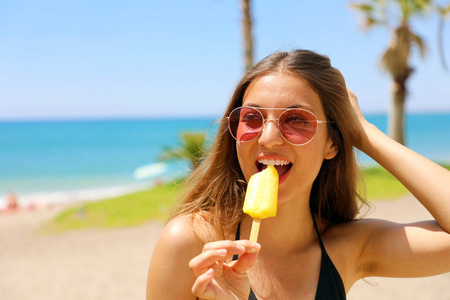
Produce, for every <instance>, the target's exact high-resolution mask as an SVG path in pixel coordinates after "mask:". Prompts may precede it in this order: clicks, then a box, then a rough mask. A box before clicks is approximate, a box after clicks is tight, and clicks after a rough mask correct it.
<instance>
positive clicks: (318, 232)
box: [311, 212, 325, 250]
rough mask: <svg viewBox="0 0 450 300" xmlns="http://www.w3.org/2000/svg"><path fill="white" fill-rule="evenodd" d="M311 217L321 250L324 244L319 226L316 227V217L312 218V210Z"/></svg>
mask: <svg viewBox="0 0 450 300" xmlns="http://www.w3.org/2000/svg"><path fill="white" fill-rule="evenodd" d="M311 217H312V219H313V223H314V228H315V229H316V233H317V237H318V238H319V243H320V248H321V249H322V250H324V249H325V246H324V245H323V242H322V236H321V235H320V231H319V228H318V227H317V223H316V219H315V218H314V215H313V213H312V212H311Z"/></svg>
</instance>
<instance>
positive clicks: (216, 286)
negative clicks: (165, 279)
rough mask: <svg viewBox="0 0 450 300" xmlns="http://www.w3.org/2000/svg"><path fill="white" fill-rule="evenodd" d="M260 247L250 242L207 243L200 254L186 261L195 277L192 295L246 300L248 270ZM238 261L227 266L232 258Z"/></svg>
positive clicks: (202, 297) (203, 297) (205, 297)
mask: <svg viewBox="0 0 450 300" xmlns="http://www.w3.org/2000/svg"><path fill="white" fill-rule="evenodd" d="M260 247H261V246H260V245H259V244H256V243H252V242H250V241H218V242H212V243H207V244H205V246H204V247H203V251H202V253H200V254H199V255H197V256H196V257H194V258H193V259H192V260H191V261H190V262H189V267H190V269H191V270H192V272H193V273H194V275H195V276H196V277H197V279H196V281H195V283H194V285H193V287H192V293H193V294H194V296H197V297H199V298H201V299H248V295H249V294H250V283H249V280H248V277H247V273H246V272H247V271H248V270H249V269H250V268H251V267H252V266H253V264H254V263H255V261H256V258H257V256H258V253H259V249H260ZM235 254H238V255H240V256H239V259H238V260H235V261H231V262H230V263H227V261H229V260H231V258H232V257H233V255H235Z"/></svg>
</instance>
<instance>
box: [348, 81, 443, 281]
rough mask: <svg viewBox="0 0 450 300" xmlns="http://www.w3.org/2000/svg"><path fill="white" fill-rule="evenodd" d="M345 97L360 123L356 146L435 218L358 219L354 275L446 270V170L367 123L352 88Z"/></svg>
mask: <svg viewBox="0 0 450 300" xmlns="http://www.w3.org/2000/svg"><path fill="white" fill-rule="evenodd" d="M349 96H350V101H351V102H352V105H353V107H354V113H355V115H354V117H355V119H356V120H357V122H358V126H359V135H360V139H359V140H360V142H359V143H358V144H357V145H355V146H356V147H357V148H358V149H359V150H361V151H363V152H364V153H366V154H367V155H369V156H370V157H371V158H373V159H374V160H375V161H376V162H378V163H379V164H380V165H381V166H382V167H384V168H385V169H386V170H387V171H389V172H390V173H391V174H392V175H393V176H395V177H396V178H397V179H398V180H399V181H400V182H401V183H402V184H403V185H404V186H405V187H406V188H407V189H408V190H409V191H410V192H411V193H412V194H413V195H414V197H415V198H417V200H418V201H420V202H421V203H422V205H423V206H424V207H425V208H426V209H427V210H428V211H429V212H430V213H431V214H432V216H433V217H434V218H435V220H431V221H426V222H418V223H413V224H396V223H392V222H387V221H381V220H363V221H361V222H359V224H358V226H357V227H358V228H357V229H356V230H355V231H354V232H358V233H356V235H357V238H358V239H359V240H363V243H362V244H361V246H362V249H361V254H360V256H359V261H358V263H357V266H356V269H357V270H359V272H358V273H359V275H358V276H357V277H359V278H361V277H367V276H384V277H422V276H431V275H437V274H441V273H445V272H450V234H449V232H450V193H448V190H449V186H450V172H449V171H448V170H446V169H445V168H443V167H441V166H439V165H438V164H436V163H434V162H432V161H430V160H428V159H427V158H425V157H423V156H421V155H419V154H417V153H415V152H414V151H412V150H410V149H408V148H407V147H405V146H403V145H401V144H399V143H397V142H396V141H394V140H392V139H390V138H389V137H388V136H386V135H385V134H384V133H382V132H381V131H380V130H378V129H377V128H376V127H375V126H373V125H372V124H370V123H369V122H367V121H366V119H365V118H364V117H363V115H362V113H361V111H360V109H359V106H358V102H357V99H356V96H355V95H354V94H353V93H352V92H351V91H350V90H349ZM355 279H356V278H355Z"/></svg>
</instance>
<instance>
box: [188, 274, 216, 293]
mask: <svg viewBox="0 0 450 300" xmlns="http://www.w3.org/2000/svg"><path fill="white" fill-rule="evenodd" d="M213 277H214V270H213V269H209V270H208V271H206V272H205V273H204V274H202V275H200V276H198V277H197V280H195V282H194V285H193V286H192V294H193V295H194V296H196V297H201V298H203V299H213V298H214V297H212V296H214V295H212V294H213V293H212V290H211V289H210V288H209V287H208V285H209V284H210V283H211V282H212V279H213Z"/></svg>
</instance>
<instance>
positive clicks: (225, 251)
mask: <svg viewBox="0 0 450 300" xmlns="http://www.w3.org/2000/svg"><path fill="white" fill-rule="evenodd" d="M217 253H218V254H220V255H222V256H225V255H227V250H226V249H219V250H217Z"/></svg>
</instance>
